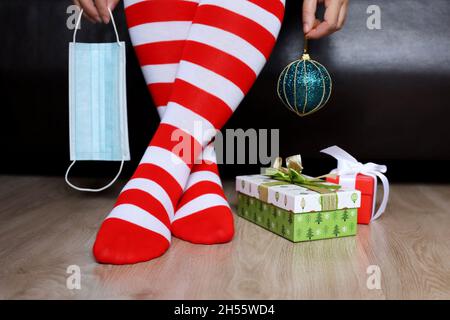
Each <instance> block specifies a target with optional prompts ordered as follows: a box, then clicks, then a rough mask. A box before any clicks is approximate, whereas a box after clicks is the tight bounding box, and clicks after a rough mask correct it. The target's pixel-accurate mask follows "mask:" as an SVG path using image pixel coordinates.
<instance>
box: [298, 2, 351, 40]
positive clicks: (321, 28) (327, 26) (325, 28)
mask: <svg viewBox="0 0 450 320" xmlns="http://www.w3.org/2000/svg"><path fill="white" fill-rule="evenodd" d="M325 7H326V10H325V16H324V21H323V22H321V23H320V24H319V25H318V26H317V27H314V28H313V29H311V30H310V31H309V32H308V33H306V37H307V38H308V39H319V38H322V37H325V36H327V35H330V34H332V33H334V32H336V31H338V30H339V29H341V28H342V26H343V24H344V22H345V17H346V15H347V8H348V0H326V1H325Z"/></svg>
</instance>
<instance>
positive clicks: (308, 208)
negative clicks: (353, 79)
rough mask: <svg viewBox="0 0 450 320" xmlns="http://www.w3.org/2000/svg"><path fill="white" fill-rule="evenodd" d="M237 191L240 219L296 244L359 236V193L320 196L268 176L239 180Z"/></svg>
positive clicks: (341, 192) (340, 190)
mask: <svg viewBox="0 0 450 320" xmlns="http://www.w3.org/2000/svg"><path fill="white" fill-rule="evenodd" d="M236 190H237V192H238V215H239V216H241V217H243V218H244V219H247V220H249V221H251V222H254V223H255V224H257V225H259V226H261V227H263V228H265V229H267V230H270V231H272V232H274V233H276V234H278V235H280V236H282V237H284V238H286V239H288V240H291V241H293V242H300V241H310V240H319V239H329V238H338V237H347V236H353V235H355V234H356V228H357V212H358V208H359V207H360V205H361V193H360V191H358V190H348V189H338V190H335V191H331V190H330V191H329V192H326V193H319V192H316V191H312V190H310V189H308V188H305V187H303V186H299V185H296V184H292V183H289V182H283V181H279V180H275V179H271V178H269V177H267V176H265V175H249V176H238V177H236Z"/></svg>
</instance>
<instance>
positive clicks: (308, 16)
mask: <svg viewBox="0 0 450 320" xmlns="http://www.w3.org/2000/svg"><path fill="white" fill-rule="evenodd" d="M316 10H317V0H304V1H303V32H304V33H305V34H307V33H308V32H309V31H311V29H312V28H313V27H314V21H315V20H316Z"/></svg>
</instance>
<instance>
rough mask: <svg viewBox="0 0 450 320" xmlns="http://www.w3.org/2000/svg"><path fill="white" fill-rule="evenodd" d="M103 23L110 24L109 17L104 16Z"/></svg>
mask: <svg viewBox="0 0 450 320" xmlns="http://www.w3.org/2000/svg"><path fill="white" fill-rule="evenodd" d="M103 22H104V23H106V24H108V23H109V16H103Z"/></svg>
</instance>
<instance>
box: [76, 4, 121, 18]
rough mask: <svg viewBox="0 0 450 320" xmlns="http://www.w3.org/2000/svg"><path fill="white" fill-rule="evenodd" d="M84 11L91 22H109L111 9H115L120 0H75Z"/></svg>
mask: <svg viewBox="0 0 450 320" xmlns="http://www.w3.org/2000/svg"><path fill="white" fill-rule="evenodd" d="M73 2H74V3H75V4H76V5H77V6H79V7H81V8H82V9H83V11H84V13H83V15H84V16H85V17H86V18H87V19H88V20H89V21H91V22H93V23H96V22H103V23H109V20H111V17H110V16H109V12H108V7H109V9H111V11H112V10H114V8H115V7H116V6H117V4H118V3H119V2H120V0H73Z"/></svg>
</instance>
